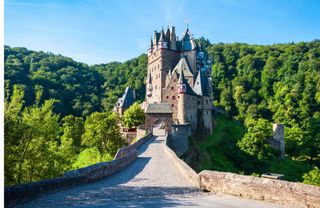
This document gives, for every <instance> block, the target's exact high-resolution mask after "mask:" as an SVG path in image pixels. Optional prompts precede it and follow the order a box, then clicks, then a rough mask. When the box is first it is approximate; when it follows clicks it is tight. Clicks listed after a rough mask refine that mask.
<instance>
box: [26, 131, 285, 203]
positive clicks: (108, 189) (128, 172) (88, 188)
mask: <svg viewBox="0 0 320 208" xmlns="http://www.w3.org/2000/svg"><path fill="white" fill-rule="evenodd" d="M163 145H164V138H163V137H152V138H151V139H149V141H147V142H146V143H145V144H143V145H142V146H141V147H140V148H139V156H138V158H137V159H136V160H135V161H134V162H133V163H132V164H131V165H129V166H128V167H127V168H125V169H123V170H122V171H120V172H118V173H116V174H115V175H112V176H110V177H106V178H104V179H101V180H99V181H96V182H94V183H90V184H85V185H81V186H77V187H73V188H70V189H66V190H61V191H58V192H55V193H51V194H48V195H45V196H42V197H40V198H37V199H35V200H33V201H31V202H28V203H26V204H23V205H20V207H188V206H192V207H262V208H263V207H282V206H280V205H276V204H272V203H267V202H262V201H255V200H249V199H242V198H237V197H233V196H228V195H216V194H210V193H203V192H200V191H199V190H198V189H195V188H194V187H192V185H191V183H190V182H189V180H188V179H187V178H185V177H184V176H183V174H182V173H181V172H180V171H179V169H178V168H177V167H176V166H175V165H174V163H173V161H172V160H171V158H170V157H169V156H168V155H167V154H166V153H165V152H164V149H163Z"/></svg>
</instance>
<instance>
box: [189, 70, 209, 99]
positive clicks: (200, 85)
mask: <svg viewBox="0 0 320 208" xmlns="http://www.w3.org/2000/svg"><path fill="white" fill-rule="evenodd" d="M193 91H194V92H195V93H196V94H197V95H200V96H209V91H208V78H207V77H206V75H205V72H203V71H201V70H200V71H199V73H198V76H197V78H196V81H195V83H194V86H193Z"/></svg>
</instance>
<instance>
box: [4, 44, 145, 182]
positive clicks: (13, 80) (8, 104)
mask: <svg viewBox="0 0 320 208" xmlns="http://www.w3.org/2000/svg"><path fill="white" fill-rule="evenodd" d="M146 65H147V57H146V55H141V56H139V57H138V58H135V59H132V60H129V61H127V62H124V63H118V62H112V63H109V64H101V65H93V66H88V65H86V64H83V63H78V62H75V61H73V60H72V59H70V58H67V57H63V56H61V55H54V54H52V53H44V52H35V51H30V50H27V49H26V48H10V47H9V46H5V73H4V76H5V119H4V120H5V122H4V128H5V142H4V143H5V185H15V184H21V183H28V182H32V181H37V180H40V179H47V178H53V177H57V176H59V175H61V174H62V173H63V172H65V171H69V170H73V169H77V168H81V167H85V166H88V165H91V164H94V163H97V162H102V161H109V160H112V159H113V156H114V155H115V153H116V151H117V149H118V148H120V147H122V146H123V145H125V141H124V140H123V138H122V137H121V135H120V132H119V127H118V125H117V124H118V123H119V122H122V121H120V118H119V117H118V116H117V115H116V114H113V113H112V111H111V110H112V108H113V106H114V104H115V103H116V101H117V99H118V97H120V96H121V95H122V94H123V92H124V89H125V88H126V87H127V86H129V85H130V86H132V87H133V88H134V89H135V90H136V91H137V93H138V98H139V99H140V100H142V98H143V97H144V90H145V89H144V79H145V77H146ZM129 112H130V111H129ZM134 112H136V111H134ZM129 117H130V115H129ZM128 120H129V119H126V122H125V124H126V125H128V122H127V121H128ZM131 120H132V119H131ZM129 121H130V120H129ZM129 125H130V122H129Z"/></svg>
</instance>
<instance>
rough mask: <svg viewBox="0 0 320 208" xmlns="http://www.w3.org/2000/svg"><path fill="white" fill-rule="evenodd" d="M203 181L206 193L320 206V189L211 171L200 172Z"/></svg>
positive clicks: (202, 185)
mask: <svg viewBox="0 0 320 208" xmlns="http://www.w3.org/2000/svg"><path fill="white" fill-rule="evenodd" d="M199 179H200V182H199V183H200V188H201V189H202V190H206V191H211V192H220V193H225V194H230V195H235V196H241V197H244V198H250V199H257V200H266V201H269V202H274V203H278V204H283V205H286V206H288V207H308V208H311V207H320V186H312V185H307V184H302V183H294V182H288V181H281V180H273V179H268V178H259V177H253V176H245V175H238V174H234V173H226V172H217V171H208V170H205V171H202V172H201V173H199Z"/></svg>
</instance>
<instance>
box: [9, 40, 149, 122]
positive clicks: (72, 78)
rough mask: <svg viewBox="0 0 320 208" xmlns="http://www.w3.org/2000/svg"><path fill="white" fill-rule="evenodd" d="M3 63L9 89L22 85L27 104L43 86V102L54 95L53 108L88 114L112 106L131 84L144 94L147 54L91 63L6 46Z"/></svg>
mask: <svg viewBox="0 0 320 208" xmlns="http://www.w3.org/2000/svg"><path fill="white" fill-rule="evenodd" d="M4 63H5V73H4V75H5V82H6V87H7V89H8V90H9V89H10V90H11V91H12V88H13V85H15V84H19V85H22V86H23V87H24V88H25V98H24V99H25V101H26V105H27V106H29V105H32V104H34V100H35V94H36V91H37V90H38V91H39V90H40V91H41V92H42V97H41V101H40V103H42V102H43V101H44V100H48V99H55V100H56V101H57V102H56V104H55V107H54V112H55V113H59V114H61V115H62V116H65V115H68V114H72V115H74V116H82V117H86V116H88V115H90V114H91V113H93V112H95V111H108V110H111V109H112V107H113V105H114V103H115V102H116V101H117V98H118V97H119V96H120V95H121V94H122V93H123V92H124V89H125V88H126V87H127V86H128V85H131V86H132V87H133V88H134V89H135V90H136V91H137V97H138V99H139V100H143V98H144V91H145V88H144V79H145V77H146V67H147V56H146V55H145V54H143V55H141V56H139V57H137V58H134V59H132V60H129V61H126V62H124V63H118V62H112V63H108V64H100V65H93V66H88V65H87V64H84V63H79V62H76V61H73V60H72V59H71V58H67V57H64V56H61V55H55V54H52V53H45V52H41V51H40V52H36V51H31V50H28V49H26V48H19V47H17V48H10V47H9V46H5V48H4Z"/></svg>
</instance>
